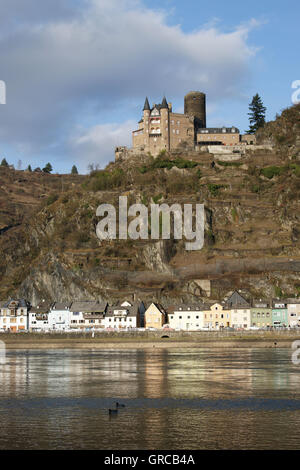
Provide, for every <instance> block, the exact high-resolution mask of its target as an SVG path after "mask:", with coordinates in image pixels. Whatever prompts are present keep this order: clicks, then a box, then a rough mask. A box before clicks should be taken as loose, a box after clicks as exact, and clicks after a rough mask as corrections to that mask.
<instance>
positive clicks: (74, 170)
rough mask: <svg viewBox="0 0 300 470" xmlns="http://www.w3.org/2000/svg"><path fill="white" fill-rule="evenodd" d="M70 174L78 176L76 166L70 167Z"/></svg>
mask: <svg viewBox="0 0 300 470" xmlns="http://www.w3.org/2000/svg"><path fill="white" fill-rule="evenodd" d="M71 174H72V175H78V170H77V167H76V165H73V166H72V170H71Z"/></svg>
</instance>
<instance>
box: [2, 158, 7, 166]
mask: <svg viewBox="0 0 300 470" xmlns="http://www.w3.org/2000/svg"><path fill="white" fill-rule="evenodd" d="M1 166H8V163H7V161H6V158H3V160H2V162H1Z"/></svg>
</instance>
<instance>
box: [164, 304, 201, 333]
mask: <svg viewBox="0 0 300 470" xmlns="http://www.w3.org/2000/svg"><path fill="white" fill-rule="evenodd" d="M168 312H169V313H168V325H169V326H170V328H173V329H175V330H200V329H201V328H203V327H204V314H203V305H200V304H199V305H194V304H187V305H184V304H183V305H175V306H173V307H170V308H169V309H168Z"/></svg>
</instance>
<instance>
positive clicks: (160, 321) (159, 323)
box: [145, 303, 167, 329]
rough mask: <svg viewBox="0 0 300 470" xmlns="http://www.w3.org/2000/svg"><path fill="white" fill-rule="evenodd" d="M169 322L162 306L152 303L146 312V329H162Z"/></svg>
mask: <svg viewBox="0 0 300 470" xmlns="http://www.w3.org/2000/svg"><path fill="white" fill-rule="evenodd" d="M166 321H167V314H166V311H165V310H164V308H163V307H162V305H160V304H156V303H151V305H149V307H148V308H147V310H146V312H145V328H157V329H161V328H162V327H163V325H164V324H165V323H166Z"/></svg>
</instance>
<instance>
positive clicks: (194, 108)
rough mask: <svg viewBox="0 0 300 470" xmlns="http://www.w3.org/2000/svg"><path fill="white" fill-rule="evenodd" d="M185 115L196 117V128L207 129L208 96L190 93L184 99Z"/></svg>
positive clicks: (198, 92)
mask: <svg viewBox="0 0 300 470" xmlns="http://www.w3.org/2000/svg"><path fill="white" fill-rule="evenodd" d="M184 114H187V115H188V116H194V117H195V118H196V119H195V127H196V128H199V127H206V95H205V93H201V92H200V91H190V92H189V93H188V94H187V95H185V97H184Z"/></svg>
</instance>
